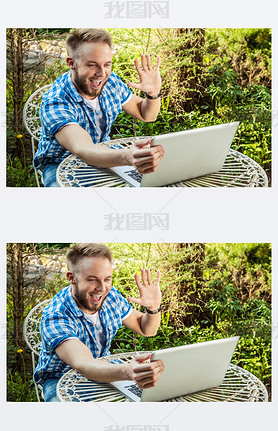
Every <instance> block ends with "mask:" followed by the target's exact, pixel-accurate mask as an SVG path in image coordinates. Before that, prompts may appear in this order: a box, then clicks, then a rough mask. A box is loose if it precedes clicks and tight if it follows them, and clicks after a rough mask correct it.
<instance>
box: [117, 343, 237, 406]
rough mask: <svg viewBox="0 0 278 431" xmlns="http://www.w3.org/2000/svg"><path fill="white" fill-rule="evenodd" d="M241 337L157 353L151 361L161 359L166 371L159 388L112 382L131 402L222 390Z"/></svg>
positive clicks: (127, 381)
mask: <svg viewBox="0 0 278 431" xmlns="http://www.w3.org/2000/svg"><path fill="white" fill-rule="evenodd" d="M238 340H239V337H229V338H222V339H218V340H213V341H205V342H202V343H196V344H188V345H184V346H179V347H171V348H168V349H163V350H156V351H154V352H153V354H152V358H151V360H156V359H162V361H163V362H164V365H165V369H164V371H163V373H162V374H161V376H160V378H159V381H158V383H157V385H156V386H154V387H153V388H149V389H143V390H142V389H140V388H139V387H138V386H137V385H136V384H135V382H134V381H133V380H125V381H117V382H112V383H111V385H113V386H114V387H115V388H117V389H118V390H119V391H120V392H122V393H123V394H125V395H126V396H127V397H128V398H130V399H131V400H132V401H136V402H139V401H141V402H142V401H164V400H168V399H171V398H176V397H179V396H181V395H187V394H190V393H194V392H198V391H203V390H205V389H209V388H212V387H216V386H220V385H221V383H222V382H223V379H224V377H225V374H226V371H227V369H228V366H229V364H230V361H231V358H232V356H233V353H234V350H235V348H236V345H237V343H238Z"/></svg>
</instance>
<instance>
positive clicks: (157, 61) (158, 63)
mask: <svg viewBox="0 0 278 431" xmlns="http://www.w3.org/2000/svg"><path fill="white" fill-rule="evenodd" d="M159 66H160V57H159V55H158V56H157V57H156V65H155V68H154V70H159Z"/></svg>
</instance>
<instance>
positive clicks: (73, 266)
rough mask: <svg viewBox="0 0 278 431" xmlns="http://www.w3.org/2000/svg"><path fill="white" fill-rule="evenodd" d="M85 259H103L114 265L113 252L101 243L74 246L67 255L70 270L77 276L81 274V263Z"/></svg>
mask: <svg viewBox="0 0 278 431" xmlns="http://www.w3.org/2000/svg"><path fill="white" fill-rule="evenodd" d="M85 257H102V258H106V259H108V260H109V262H110V263H112V252H111V250H110V248H109V247H107V246H106V245H104V244H99V243H83V244H74V245H72V246H71V247H70V249H69V250H68V252H67V254H66V261H67V265H68V268H69V270H70V271H71V272H73V273H75V274H77V273H79V270H80V262H81V261H82V259H84V258H85Z"/></svg>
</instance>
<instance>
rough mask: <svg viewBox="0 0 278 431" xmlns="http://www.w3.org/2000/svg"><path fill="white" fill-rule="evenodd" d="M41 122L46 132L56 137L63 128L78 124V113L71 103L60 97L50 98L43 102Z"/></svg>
mask: <svg viewBox="0 0 278 431" xmlns="http://www.w3.org/2000/svg"><path fill="white" fill-rule="evenodd" d="M40 120H41V124H42V125H43V126H44V130H45V131H47V133H49V135H50V136H52V137H54V135H55V133H56V132H58V130H60V129H61V128H62V127H63V126H65V125H66V124H68V123H71V122H75V123H76V122H77V119H76V112H75V110H74V107H73V105H72V104H71V103H68V102H67V100H66V99H62V98H60V97H57V96H56V97H55V96H54V97H53V98H50V97H48V98H47V99H45V101H43V103H42V105H41V109H40Z"/></svg>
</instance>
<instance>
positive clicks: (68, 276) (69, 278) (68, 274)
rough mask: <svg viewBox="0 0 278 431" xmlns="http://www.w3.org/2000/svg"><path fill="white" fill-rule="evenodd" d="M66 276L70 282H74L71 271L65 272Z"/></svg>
mask: <svg viewBox="0 0 278 431" xmlns="http://www.w3.org/2000/svg"><path fill="white" fill-rule="evenodd" d="M67 278H68V280H69V281H70V282H71V284H75V278H74V275H73V273H72V272H70V271H68V272H67Z"/></svg>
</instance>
